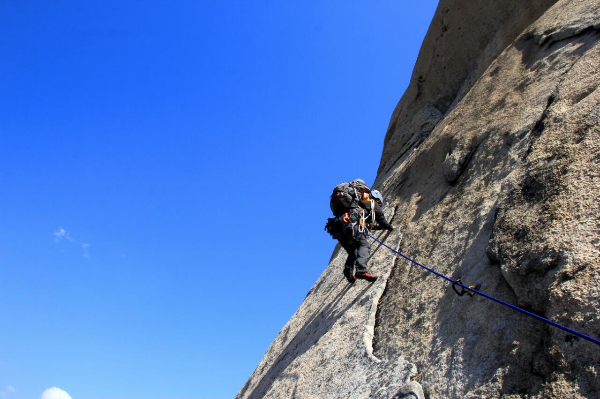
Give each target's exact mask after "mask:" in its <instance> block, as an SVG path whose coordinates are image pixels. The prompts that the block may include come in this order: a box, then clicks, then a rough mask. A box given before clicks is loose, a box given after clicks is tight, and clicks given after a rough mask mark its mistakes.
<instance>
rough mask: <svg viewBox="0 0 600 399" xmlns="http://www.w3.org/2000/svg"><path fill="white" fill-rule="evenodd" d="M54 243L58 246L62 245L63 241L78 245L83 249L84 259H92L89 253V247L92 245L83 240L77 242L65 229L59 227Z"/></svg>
mask: <svg viewBox="0 0 600 399" xmlns="http://www.w3.org/2000/svg"><path fill="white" fill-rule="evenodd" d="M53 235H54V242H55V243H57V244H60V243H61V242H62V241H63V240H64V241H66V242H68V243H70V244H73V245H78V246H80V247H81V249H82V251H83V257H84V258H86V259H88V258H89V257H90V252H89V247H90V244H88V243H87V242H83V241H82V240H76V239H74V238H73V237H72V236H71V233H69V232H68V231H67V230H65V229H63V228H62V227H59V228H58V230H56V231H55V232H54V233H53Z"/></svg>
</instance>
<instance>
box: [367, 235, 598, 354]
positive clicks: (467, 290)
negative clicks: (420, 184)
mask: <svg viewBox="0 0 600 399" xmlns="http://www.w3.org/2000/svg"><path fill="white" fill-rule="evenodd" d="M366 234H367V235H368V236H369V237H371V238H372V239H373V240H375V241H376V242H378V243H379V244H381V245H383V246H384V247H386V248H387V249H389V250H390V251H392V252H394V253H396V254H397V255H400V256H401V257H403V258H404V259H406V260H408V261H409V262H412V263H414V264H415V265H417V266H419V267H422V268H423V269H425V270H427V271H428V272H431V273H433V274H435V275H436V276H438V277H441V278H443V279H445V280H447V281H449V282H451V283H452V286H453V287H455V286H456V285H458V286H460V287H462V289H463V290H464V291H463V293H464V292H469V293H475V294H477V295H481V296H482V297H485V298H487V299H491V300H492V301H494V302H498V303H499V304H502V305H504V306H507V307H509V308H511V309H514V310H516V311H518V312H521V313H525V314H526V315H529V316H531V317H535V318H536V319H538V320H541V321H543V322H545V323H548V324H550V325H552V326H554V327H557V328H560V329H561V330H564V331H567V332H568V333H570V334H573V335H575V336H577V337H580V338H583V339H586V340H588V341H591V342H593V343H595V344H596V345H600V340H598V339H596V338H593V337H590V336H589V335H585V334H583V333H580V332H579V331H576V330H573V329H571V328H569V327H565V326H563V325H562V324H558V323H556V322H554V321H552V320H548V319H546V318H544V317H542V316H538V315H536V314H535V313H532V312H529V311H527V310H525V309H521V308H520V307H518V306H515V305H512V304H510V303H508V302H504V301H502V300H500V299H497V298H494V297H493V296H491V295H487V294H484V293H483V292H481V291H478V290H476V289H475V288H473V287H468V286H466V285H464V284H463V283H462V282H461V281H460V280H453V279H451V278H450V277H448V276H444V275H443V274H441V273H438V272H436V271H435V270H433V269H430V268H428V267H427V266H425V265H422V264H420V263H419V262H417V261H416V260H414V259H411V258H409V257H408V256H406V255H404V254H403V253H401V252H398V251H396V250H395V249H393V248H391V247H389V246H388V245H387V244H385V243H384V242H383V241H380V240H379V239H377V238H375V237H373V236H372V235H371V234H370V233H369V232H366ZM455 291H456V290H455ZM457 293H458V292H457ZM459 295H460V294H459Z"/></svg>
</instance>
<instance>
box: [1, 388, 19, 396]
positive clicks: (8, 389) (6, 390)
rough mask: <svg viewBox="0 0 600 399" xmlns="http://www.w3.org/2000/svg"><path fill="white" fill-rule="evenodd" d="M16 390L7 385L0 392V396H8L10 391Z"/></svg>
mask: <svg viewBox="0 0 600 399" xmlns="http://www.w3.org/2000/svg"><path fill="white" fill-rule="evenodd" d="M16 391H17V390H16V389H15V388H14V387H13V386H12V385H9V386H7V387H6V388H4V390H3V391H2V392H0V398H8V396H9V395H10V394H11V393H15V392H16Z"/></svg>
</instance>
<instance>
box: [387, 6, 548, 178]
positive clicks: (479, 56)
mask: <svg viewBox="0 0 600 399" xmlns="http://www.w3.org/2000/svg"><path fill="white" fill-rule="evenodd" d="M555 2H556V0H528V1H513V0H495V1H484V0H476V1H473V0H441V1H440V3H439V5H438V8H437V11H436V13H435V16H434V17H433V20H432V22H431V25H430V27H429V30H428V32H427V36H426V37H425V40H424V41H423V45H422V46H421V51H420V52H419V57H418V59H417V63H416V65H415V68H414V70H413V74H412V77H411V81H410V85H409V86H408V88H407V89H406V92H405V93H404V95H403V96H402V99H401V100H400V102H399V103H398V105H397V106H396V109H395V110H394V113H393V114H392V117H391V120H390V125H389V127H388V131H387V133H386V136H385V141H384V149H383V154H382V156H381V162H380V166H379V171H378V175H379V179H378V180H381V179H382V178H383V177H384V176H385V175H386V174H387V173H388V172H389V171H390V169H391V168H392V167H393V166H394V165H398V164H399V163H401V162H402V161H403V156H404V155H405V154H406V153H408V152H410V151H412V150H413V149H414V148H416V147H417V146H418V145H419V144H420V143H421V142H422V141H423V140H424V139H425V138H426V137H427V136H428V135H429V133H431V131H432V130H433V128H434V127H435V125H436V124H437V122H439V121H440V119H441V118H442V116H443V115H445V114H447V112H448V111H449V110H450V109H451V108H452V107H453V105H455V104H456V103H457V102H458V101H460V99H461V98H462V97H463V96H464V95H465V94H466V93H467V92H468V91H469V90H470V89H471V87H472V86H473V84H474V83H475V82H476V81H477V79H479V77H480V76H481V74H482V73H483V72H484V71H485V70H486V69H487V68H488V66H489V65H490V64H491V63H492V62H493V61H494V59H495V58H496V57H497V56H498V55H499V54H500V53H501V52H502V51H503V50H504V49H505V48H506V47H507V46H509V45H510V44H511V43H512V41H513V40H514V39H515V38H516V37H517V36H518V35H519V34H521V32H523V30H524V29H525V28H526V27H527V26H529V25H530V24H531V23H532V22H533V21H535V20H536V19H537V18H538V17H539V16H540V15H542V13H544V12H545V11H546V10H547V9H548V8H549V7H550V6H551V5H552V4H554V3H555Z"/></svg>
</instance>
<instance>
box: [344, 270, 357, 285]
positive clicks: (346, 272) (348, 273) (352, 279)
mask: <svg viewBox="0 0 600 399" xmlns="http://www.w3.org/2000/svg"><path fill="white" fill-rule="evenodd" d="M344 277H346V280H348V282H349V283H350V284H354V282H355V281H356V277H354V275H353V274H352V272H351V271H350V270H349V269H344Z"/></svg>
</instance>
